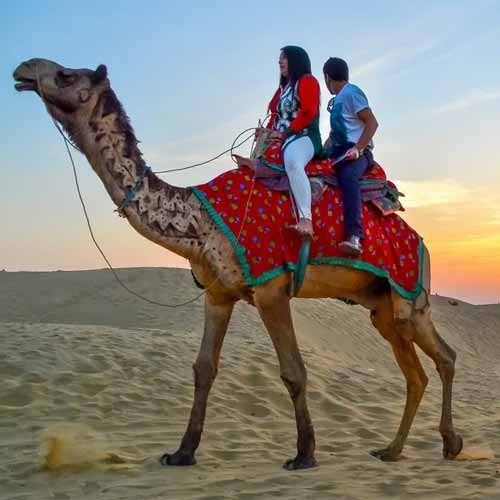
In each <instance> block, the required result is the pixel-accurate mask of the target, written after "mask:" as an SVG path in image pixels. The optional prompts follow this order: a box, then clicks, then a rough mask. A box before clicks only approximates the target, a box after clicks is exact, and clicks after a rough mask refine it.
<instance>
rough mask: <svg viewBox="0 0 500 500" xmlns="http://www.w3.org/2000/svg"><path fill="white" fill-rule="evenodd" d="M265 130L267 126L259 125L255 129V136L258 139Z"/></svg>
mask: <svg viewBox="0 0 500 500" xmlns="http://www.w3.org/2000/svg"><path fill="white" fill-rule="evenodd" d="M264 130H267V128H265V127H258V128H256V129H255V138H256V139H258V138H259V137H260V136H261V135H262V134H263V133H264Z"/></svg>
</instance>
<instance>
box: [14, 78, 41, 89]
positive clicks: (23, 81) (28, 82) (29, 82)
mask: <svg viewBox="0 0 500 500" xmlns="http://www.w3.org/2000/svg"><path fill="white" fill-rule="evenodd" d="M16 81H17V83H16V84H15V89H16V90H17V91H18V92H23V91H27V90H36V88H37V85H36V81H35V80H34V79H32V78H23V77H20V76H18V77H16Z"/></svg>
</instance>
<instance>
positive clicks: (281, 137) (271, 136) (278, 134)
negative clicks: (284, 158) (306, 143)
mask: <svg viewBox="0 0 500 500" xmlns="http://www.w3.org/2000/svg"><path fill="white" fill-rule="evenodd" d="M269 139H274V140H275V141H284V140H285V139H286V134H284V133H283V132H279V131H278V130H273V131H272V132H271V133H270V134H269Z"/></svg>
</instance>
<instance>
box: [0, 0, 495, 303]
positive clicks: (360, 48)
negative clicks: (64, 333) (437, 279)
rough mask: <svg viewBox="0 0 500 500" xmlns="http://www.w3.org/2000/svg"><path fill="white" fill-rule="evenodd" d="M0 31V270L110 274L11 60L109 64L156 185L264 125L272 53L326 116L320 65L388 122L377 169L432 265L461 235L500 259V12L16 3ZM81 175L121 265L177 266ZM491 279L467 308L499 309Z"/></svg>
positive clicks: (44, 120) (410, 6)
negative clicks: (297, 70) (433, 255)
mask: <svg viewBox="0 0 500 500" xmlns="http://www.w3.org/2000/svg"><path fill="white" fill-rule="evenodd" d="M283 5H286V7H284V6H283ZM0 23H1V28H2V29H1V30H0V47H1V53H2V57H1V58H0V69H1V75H2V77H1V78H0V102H1V104H2V110H3V113H2V116H3V120H2V121H1V122H0V137H2V158H3V161H2V164H3V169H2V173H3V175H2V179H3V186H4V189H3V196H2V202H1V203H2V206H3V207H4V210H5V209H6V210H7V213H8V217H7V218H4V219H3V220H2V222H0V229H1V230H2V234H3V236H4V244H2V250H1V252H0V268H3V267H5V268H7V269H11V270H17V269H58V268H63V269H76V268H87V267H102V265H103V264H102V262H101V261H100V258H99V256H98V255H97V253H96V252H95V251H94V249H93V247H92V246H91V243H90V240H89V237H88V234H87V232H86V229H85V225H84V221H83V219H82V215H81V209H80V207H79V204H78V201H77V198H76V194H75V188H74V183H73V180H72V173H71V170H70V168H69V163H68V160H67V157H66V153H65V151H64V148H63V145H62V143H61V140H60V137H58V135H57V133H56V131H55V129H54V127H53V126H52V124H51V122H50V120H49V118H48V116H47V114H46V112H45V110H44V108H43V106H42V104H41V102H40V101H39V99H38V98H37V97H36V96H35V95H28V94H18V93H16V92H15V91H14V88H13V82H12V78H11V73H12V70H13V69H14V68H15V67H16V66H17V65H18V64H19V63H20V62H21V61H23V60H26V59H29V58H32V57H43V58H47V59H52V60H55V61H57V62H59V63H61V64H63V65H65V66H68V67H96V66H97V65H98V64H99V63H105V64H106V65H107V66H108V72H109V76H110V79H111V83H112V86H113V88H114V89H115V91H116V92H117V94H118V96H119V98H120V99H121V101H122V102H123V104H124V106H125V109H126V110H127V112H128V114H129V116H130V117H131V120H132V123H133V125H134V128H135V130H136V133H137V136H138V138H139V139H140V140H141V141H142V150H143V152H144V155H145V158H146V160H147V161H148V163H150V164H151V165H152V167H153V169H155V170H163V169H167V168H174V167H180V166H185V165H187V164H189V163H192V162H195V161H199V160H202V159H205V158H207V157H209V156H212V155H214V154H216V153H218V152H220V151H222V150H223V149H226V148H227V147H228V145H229V144H230V143H231V142H232V140H233V138H234V137H235V136H236V135H237V134H238V133H239V131H241V130H242V129H244V128H247V127H251V126H254V125H255V124H256V121H257V119H258V118H259V117H261V116H263V115H264V114H265V107H266V105H267V102H268V101H269V99H270V97H271V95H272V93H273V91H274V90H275V88H276V86H277V80H278V67H277V61H278V56H279V49H280V47H282V46H284V45H287V44H294V45H301V46H303V47H304V48H305V49H306V50H307V51H308V52H309V54H310V56H311V60H312V63H313V72H314V73H315V75H316V76H317V77H318V78H319V79H320V83H321V85H322V102H323V105H324V106H326V102H327V101H328V98H329V96H328V94H327V92H326V88H325V87H324V83H323V80H322V75H321V68H322V65H323V63H324V61H325V60H326V59H327V58H328V57H329V56H340V57H343V58H344V59H346V60H347V61H348V62H349V65H350V67H351V80H352V81H353V82H354V83H356V84H358V85H360V86H361V87H362V88H363V89H364V90H365V92H366V94H367V95H368V97H369V100H370V102H371V105H372V108H373V111H374V112H375V114H376V116H377V118H378V121H379V123H380V128H379V131H378V132H377V135H376V137H375V143H376V149H375V153H376V158H377V159H378V160H379V161H380V162H381V163H382V164H383V165H384V166H385V168H386V170H387V171H388V174H389V176H390V178H391V179H395V180H398V181H401V182H402V183H404V186H405V187H406V191H407V204H408V212H407V215H406V216H405V218H407V220H409V221H410V222H411V223H413V224H414V225H415V227H416V228H417V229H418V230H419V231H420V232H421V233H422V234H423V235H424V237H426V241H428V244H429V245H430V246H431V251H432V244H433V243H434V244H435V246H436V249H437V250H436V251H437V253H439V251H440V250H439V249H440V248H443V250H442V252H443V255H442V259H441V261H442V262H443V263H445V262H446V259H445V256H446V253H447V252H448V251H449V249H448V247H446V243H447V242H451V243H453V241H455V240H456V241H457V242H458V243H460V242H461V243H463V242H464V238H465V239H468V238H469V235H470V237H472V238H479V237H480V238H483V239H481V242H482V243H480V242H479V243H478V245H480V246H481V245H482V246H481V248H487V251H486V254H488V255H491V252H496V251H497V250H498V255H499V256H500V243H499V242H497V240H494V241H493V243H492V246H491V248H490V247H488V242H486V243H485V242H484V237H485V235H486V236H488V234H490V235H491V234H493V235H498V234H499V232H500V198H499V196H498V195H497V194H496V193H495V190H492V189H491V188H492V187H498V186H499V185H500V164H499V163H500V161H499V158H500V155H499V154H498V153H497V142H498V135H499V128H500V127H499V125H498V116H499V112H500V65H499V64H498V61H499V60H500V43H499V41H500V1H481V0H478V1H474V2H472V1H443V2H440V1H433V2H422V3H420V4H417V3H415V2H409V1H406V2H393V1H382V2H368V1H358V2H356V3H355V4H353V3H344V4H341V3H339V2H337V4H335V3H333V2H327V1H324V2H323V1H317V2H314V3H310V4H308V3H307V2H303V1H301V2H298V1H289V2H286V4H283V2H279V3H278V2H275V3H273V2H263V1H259V0H257V1H253V2H249V3H243V2H234V1H212V2H201V1H184V2H173V1H172V2H159V1H147V2H146V1H145V2H141V4H140V3H139V2H133V1H121V2H102V1H101V2H92V1H86V2H80V3H70V2H55V1H46V2H43V3H42V2H30V1H23V2H21V3H19V2H13V1H11V2H6V3H4V4H3V5H2V16H1V20H0ZM324 106H323V110H322V119H321V123H322V132H323V135H324V136H325V137H326V134H327V133H328V116H327V113H326V110H325V109H324ZM77 163H78V166H79V172H80V177H81V182H82V188H83V190H84V193H85V196H86V199H87V203H88V205H89V209H90V212H91V216H92V217H93V220H94V224H95V226H96V231H97V233H98V234H99V236H100V240H101V241H102V242H103V245H104V247H107V248H106V249H107V251H108V253H109V254H110V256H111V257H112V259H113V260H114V262H115V264H116V265H124V266H126V265H167V264H169V263H170V264H175V265H180V264H182V263H181V262H180V260H175V259H172V257H171V256H169V255H167V254H166V253H165V251H164V250H162V249H159V248H155V247H154V245H152V244H150V243H148V242H146V241H144V240H143V239H141V238H140V237H138V236H136V235H135V234H133V232H132V230H131V229H130V228H129V227H127V226H126V224H124V223H123V221H122V220H121V219H120V220H118V219H117V218H116V216H115V215H114V214H113V213H112V209H113V206H112V204H111V201H110V200H109V199H108V197H107V195H106V194H105V192H104V189H103V187H102V186H101V184H100V181H99V180H98V179H97V177H96V176H95V175H94V174H93V173H92V172H91V170H90V167H89V166H88V165H87V163H86V161H85V159H84V158H83V157H77ZM230 166H231V163H230V161H229V159H221V160H218V161H217V162H215V163H214V164H212V165H210V166H207V167H203V168H200V169H195V170H192V171H189V172H184V173H176V174H172V175H170V176H168V177H166V180H168V181H169V182H171V183H173V184H178V185H191V184H196V183H201V182H204V181H206V180H208V179H210V178H212V177H214V176H215V175H217V174H218V173H220V172H222V171H223V170H225V169H227V168H230ZM430 186H432V189H433V190H434V191H432V189H431V188H430ZM429 190H431V196H430V197H429V196H428V194H429ZM424 191H425V192H424ZM432 193H434V196H432ZM473 198H474V199H475V200H479V201H476V204H475V205H474V206H475V208H476V212H474V214H475V215H474V216H470V217H469V218H468V219H467V224H464V220H463V214H461V213H460V210H461V209H462V208H464V207H465V205H466V204H467V203H470V200H471V199H473ZM478 204H479V205H478ZM483 205H484V206H483ZM478 206H481V207H482V208H484V210H483V211H481V212H479V211H477V207H478ZM453 207H455V208H453ZM473 208H474V207H473ZM468 211H469V212H470V210H468ZM481 214H484V215H483V216H481ZM481 217H482V219H481ZM20 219H21V220H22V221H23V223H22V224H19V220H20ZM478 220H479V222H478ZM464 232H466V233H467V235H466V236H467V238H466V237H465V236H464ZM488 232H489V233H488ZM443 234H446V235H447V236H446V239H443V238H442V235H443ZM440 235H441V236H440ZM460 235H461V236H460ZM454 238H455V240H454ZM460 238H461V239H460ZM117 241H120V242H121V245H119V248H117V246H116V245H115V243H116V242H117ZM478 241H479V240H478ZM498 241H500V238H499V240H498ZM451 243H450V244H451ZM439 245H441V247H440V246H439ZM443 245H444V247H443ZM485 245H486V247H485ZM464 251H466V250H464ZM475 251H476V250H474V251H473V252H475ZM498 259H500V257H498ZM441 261H439V260H438V263H439V262H441ZM497 262H498V260H497V261H495V263H494V264H495V265H496V263H497ZM440 265H441V264H440ZM458 265H459V263H458V261H457V266H458ZM440 269H441V270H442V268H440ZM498 269H499V272H500V264H499V265H498ZM453 272H456V270H454V271H453ZM445 277H446V273H445V272H444V270H443V281H442V282H443V285H442V286H441V288H442V290H438V291H440V292H442V293H446V292H447V293H450V294H453V292H455V295H458V296H464V297H465V296H466V295H467V293H468V291H467V290H468V289H466V288H463V289H462V288H460V287H459V286H458V285H446V286H445V285H444V283H445V282H446V279H445ZM494 280H497V281H494V282H493V285H491V283H490V285H491V286H490V285H488V286H490V288H491V290H490V288H488V287H486V288H484V287H483V284H482V282H481V284H478V285H477V287H476V288H477V290H478V291H477V292H474V294H469V295H467V297H468V298H470V299H471V300H476V301H487V300H491V301H493V300H495V297H497V299H496V300H497V301H498V300H500V278H499V277H498V276H496V275H495V277H494ZM448 281H449V280H448ZM497 285H498V286H497ZM457 287H458V288H457ZM481 287H482V288H481ZM486 289H487V290H488V291H487V292H485V291H484V290H486ZM495 290H498V293H497V292H496V291H495ZM467 297H466V298H467Z"/></svg>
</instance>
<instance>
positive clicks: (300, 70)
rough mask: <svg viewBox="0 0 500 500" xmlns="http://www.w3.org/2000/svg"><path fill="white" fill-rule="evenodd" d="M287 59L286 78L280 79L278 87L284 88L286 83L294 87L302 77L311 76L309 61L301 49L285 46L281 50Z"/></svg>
mask: <svg viewBox="0 0 500 500" xmlns="http://www.w3.org/2000/svg"><path fill="white" fill-rule="evenodd" d="M281 51H282V52H283V54H285V56H286V58H287V59H288V78H285V77H284V76H281V77H280V86H281V87H284V86H285V85H286V84H287V83H288V82H290V85H295V84H296V83H297V82H298V81H299V80H300V79H301V78H302V77H303V76H304V75H310V74H311V60H310V59H309V56H308V55H307V52H306V51H305V50H304V49H303V48H302V47H296V46H295V45H287V46H285V47H283V48H282V49H281Z"/></svg>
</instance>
